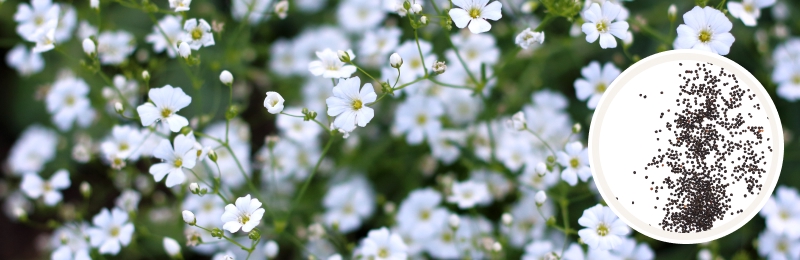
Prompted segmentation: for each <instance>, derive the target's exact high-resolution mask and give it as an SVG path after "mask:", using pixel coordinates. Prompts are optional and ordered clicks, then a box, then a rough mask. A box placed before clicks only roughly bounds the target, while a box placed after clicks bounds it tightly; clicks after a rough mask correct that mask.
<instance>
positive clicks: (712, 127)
mask: <svg viewBox="0 0 800 260" xmlns="http://www.w3.org/2000/svg"><path fill="white" fill-rule="evenodd" d="M679 65H680V66H681V71H682V72H681V73H679V74H678V77H680V78H681V79H682V84H681V85H680V87H679V88H678V89H675V90H674V91H679V93H678V95H679V96H680V98H678V99H676V100H675V106H676V107H673V108H672V109H671V110H670V109H665V111H666V114H665V113H663V112H662V113H660V114H658V115H657V116H658V117H659V119H660V120H664V121H666V122H665V124H664V128H661V129H655V130H654V132H655V135H656V136H660V137H663V138H665V139H666V141H667V143H668V146H667V147H661V148H659V149H658V153H657V155H656V156H653V157H652V159H651V161H650V162H649V163H647V164H646V166H645V167H644V169H645V170H647V169H648V167H650V168H651V169H652V167H655V168H668V169H669V173H668V174H667V176H666V177H664V178H663V180H662V181H661V183H659V184H655V183H656V182H651V184H652V185H649V187H647V188H649V190H650V191H652V192H653V193H654V196H660V197H664V199H665V200H666V201H667V203H666V205H664V206H663V207H658V210H661V211H664V213H665V214H664V218H663V219H662V221H661V222H660V223H659V226H661V227H662V228H663V229H664V230H666V231H670V232H678V233H689V232H701V231H706V230H709V229H711V228H712V227H713V226H714V222H715V221H717V220H722V219H723V218H724V217H725V215H726V214H727V215H734V214H739V213H741V212H742V210H741V209H733V208H732V206H731V199H732V198H733V197H734V196H743V197H744V198H746V197H747V196H748V195H757V194H758V193H759V192H760V191H761V187H762V184H761V183H759V180H760V179H761V178H762V176H763V175H765V174H766V170H765V169H763V168H762V167H765V165H766V164H767V162H766V160H765V155H764V150H768V151H769V152H772V147H768V148H767V149H764V148H763V147H762V146H765V145H766V144H763V140H762V139H764V138H765V137H764V127H762V126H750V125H746V123H747V122H746V120H745V116H743V115H742V113H740V112H738V111H737V110H742V109H745V107H744V105H743V101H745V100H744V98H745V97H746V98H748V99H749V100H753V98H754V97H755V94H752V93H749V92H750V89H746V90H745V89H743V88H741V87H740V86H739V85H738V83H739V80H738V79H737V78H736V75H734V74H732V73H728V72H725V69H724V68H719V69H716V68H713V67H714V66H713V64H711V63H705V64H701V63H697V64H696V66H694V67H692V66H691V65H689V64H687V66H684V64H679ZM667 91H668V92H669V91H672V90H667ZM662 93H663V91H662ZM748 107H749V105H748ZM752 107H753V108H754V109H758V110H760V109H761V105H760V104H755V105H753V106H752ZM740 108H741V109H740ZM670 111H674V112H673V113H669V112H670ZM670 114H671V115H672V116H673V117H670ZM747 116H748V117H749V118H752V117H753V116H752V115H751V114H750V113H747ZM664 130H666V131H664ZM670 132H671V134H672V135H674V136H663V135H665V134H666V135H669V134H670ZM736 136H738V137H741V138H740V140H738V141H735V140H733V139H734V137H736ZM766 139H767V141H769V138H766ZM656 140H660V138H657V139H656ZM742 140H744V141H742ZM734 153H736V155H734ZM634 174H636V172H635V171H634ZM660 174H661V173H659V175H660ZM649 175H653V173H651V174H649ZM640 176H641V175H640ZM658 177H661V176H658ZM644 178H645V179H647V178H648V175H645V176H644ZM657 179H658V178H656V180H657ZM738 182H745V183H746V187H747V188H746V190H734V188H733V187H731V186H732V185H733V184H735V183H738ZM659 191H661V193H660V194H659ZM658 199H659V197H656V200H658ZM654 208H656V207H654Z"/></svg>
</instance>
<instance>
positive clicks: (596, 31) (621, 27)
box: [581, 2, 628, 49]
mask: <svg viewBox="0 0 800 260" xmlns="http://www.w3.org/2000/svg"><path fill="white" fill-rule="evenodd" d="M621 11H622V7H621V6H619V5H617V4H614V3H611V2H605V3H604V4H603V5H602V7H601V6H600V4H597V3H593V4H592V5H591V6H590V7H589V9H587V10H586V11H584V12H583V18H584V20H586V23H584V24H583V25H582V26H581V30H583V33H585V34H586V41H587V42H590V43H593V42H595V41H596V40H597V38H600V47H601V48H603V49H607V48H616V47H617V40H616V39H614V36H616V37H617V38H620V39H626V38H627V31H628V22H625V21H619V20H620V13H621ZM615 21H616V22H615Z"/></svg>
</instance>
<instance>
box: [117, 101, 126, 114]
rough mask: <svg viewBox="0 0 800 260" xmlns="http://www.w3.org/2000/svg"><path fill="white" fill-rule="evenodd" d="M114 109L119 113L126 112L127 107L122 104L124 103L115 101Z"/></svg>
mask: <svg viewBox="0 0 800 260" xmlns="http://www.w3.org/2000/svg"><path fill="white" fill-rule="evenodd" d="M114 111H117V114H122V112H125V107H123V106H122V103H120V102H116V103H114Z"/></svg>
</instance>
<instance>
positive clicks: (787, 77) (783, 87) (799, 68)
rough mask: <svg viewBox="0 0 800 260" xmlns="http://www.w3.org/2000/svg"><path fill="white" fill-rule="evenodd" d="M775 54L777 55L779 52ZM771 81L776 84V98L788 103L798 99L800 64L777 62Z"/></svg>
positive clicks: (799, 95) (799, 96)
mask: <svg viewBox="0 0 800 260" xmlns="http://www.w3.org/2000/svg"><path fill="white" fill-rule="evenodd" d="M775 52H776V54H777V52H779V51H777V50H776V51H775ZM783 58H786V57H783ZM772 80H773V81H774V82H775V83H777V84H778V89H777V90H776V91H775V92H776V93H777V94H778V96H780V97H782V98H785V99H787V100H789V101H794V100H797V99H800V64H798V63H797V62H794V61H783V62H778V64H776V65H775V69H774V70H773V71H772Z"/></svg>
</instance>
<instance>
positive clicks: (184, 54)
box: [178, 42, 192, 59]
mask: <svg viewBox="0 0 800 260" xmlns="http://www.w3.org/2000/svg"><path fill="white" fill-rule="evenodd" d="M178 54H180V55H181V58H184V59H187V58H189V55H192V48H191V47H189V44H188V43H186V42H181V45H179V46H178Z"/></svg>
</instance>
